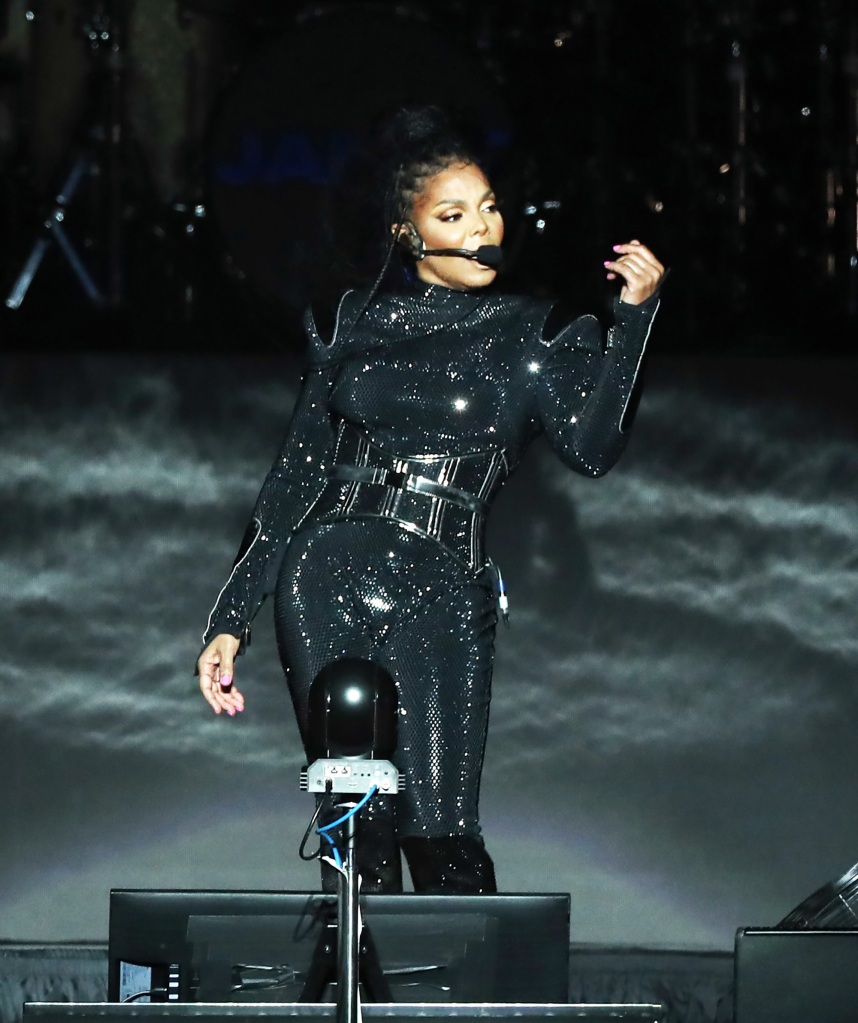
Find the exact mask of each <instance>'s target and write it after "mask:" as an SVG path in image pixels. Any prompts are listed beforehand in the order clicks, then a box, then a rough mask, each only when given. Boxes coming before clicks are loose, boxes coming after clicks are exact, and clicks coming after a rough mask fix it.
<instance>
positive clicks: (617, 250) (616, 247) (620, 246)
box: [611, 245, 622, 252]
mask: <svg viewBox="0 0 858 1023" xmlns="http://www.w3.org/2000/svg"><path fill="white" fill-rule="evenodd" d="M611 248H612V249H613V250H614V252H619V251H620V249H621V248H622V245H612V246H611Z"/></svg>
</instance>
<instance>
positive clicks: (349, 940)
mask: <svg viewBox="0 0 858 1023" xmlns="http://www.w3.org/2000/svg"><path fill="white" fill-rule="evenodd" d="M346 829H347V830H346V840H347V845H346V850H347V851H346V858H345V865H344V866H345V873H343V874H341V875H340V878H339V906H338V915H337V928H338V931H339V942H338V945H337V952H338V963H337V1023H358V1020H359V1019H360V1009H359V1005H358V977H359V974H360V960H359V955H360V953H359V948H358V931H359V928H360V924H359V919H358V917H359V906H358V895H359V894H360V893H359V879H358V875H357V871H356V869H355V835H356V831H357V821H356V819H355V817H354V816H352V817H349V819H348V821H347V822H346Z"/></svg>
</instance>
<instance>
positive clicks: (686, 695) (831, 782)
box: [0, 356, 858, 948]
mask: <svg viewBox="0 0 858 1023" xmlns="http://www.w3.org/2000/svg"><path fill="white" fill-rule="evenodd" d="M855 371H856V366H855V364H854V363H851V362H844V361H841V362H836V361H832V362H824V361H819V362H814V361H812V360H808V361H806V362H803V363H788V362H784V361H778V360H774V359H769V360H760V361H754V360H745V361H733V362H726V361H720V362H719V361H703V360H697V361H690V360H689V361H681V360H672V361H671V360H664V359H662V360H661V361H655V362H654V363H653V364H652V365H651V367H650V370H649V379H648V385H647V390H646V392H645V397H644V400H643V402H642V404H641V407H640V411H639V414H638V420H637V423H636V426H635V432H634V435H633V438H632V442H631V445H630V447H629V450H628V452H627V454H626V456H625V457H624V459H623V461H622V462H621V463H620V464H619V466H618V467H617V468H616V469H614V470H613V471H612V472H611V473H610V474H609V475H608V476H607V477H606V478H605V479H602V480H597V481H591V480H586V479H583V478H580V477H576V476H575V475H573V474H572V473H570V472H568V471H566V470H564V469H563V468H562V467H561V466H560V464H559V462H558V461H557V460H556V459H555V458H554V457H553V456H552V454H551V452H550V450H549V449H548V447H547V445H544V444H542V443H541V442H538V443H537V444H536V445H535V446H534V448H533V450H532V451H531V452H530V453H529V458H528V459H527V461H526V464H525V466H524V467H523V468H522V469H521V471H520V472H519V474H518V475H517V476H516V477H515V478H514V479H513V480H512V481H511V482H510V484H509V486H508V488H507V490H506V491H505V493H504V494H503V495H502V496H501V499H500V501H499V503H498V507H497V511H496V517H495V520H494V521H493V523H492V526H491V530H490V543H491V548H492V552H493V554H494V555H495V557H496V559H497V560H498V561H499V562H500V564H501V566H502V567H503V569H504V572H505V575H506V577H507V582H508V585H509V589H510V597H511V604H512V618H511V627H510V628H509V630H505V629H503V628H501V629H500V630H499V633H498V644H497V648H498V653H497V664H496V672H495V684H494V699H493V706H492V722H491V728H490V736H489V748H488V753H487V763H486V769H485V776H484V784H483V797H482V806H483V824H484V830H485V834H486V839H487V843H488V845H489V848H490V850H491V851H492V853H493V855H494V857H495V860H496V863H497V868H498V877H499V882H500V885H501V888H502V890H508V891H531V890H532V891H569V892H571V894H572V907H573V909H572V913H573V919H572V938H573V939H574V940H576V941H593V942H608V943H620V944H631V943H643V944H647V945H668V946H673V947H701V946H703V947H710V948H728V947H730V945H731V943H732V937H733V932H734V930H735V929H736V928H737V927H739V926H745V925H770V924H774V923H776V922H777V921H778V920H779V919H780V918H781V917H782V916H783V915H785V914H786V913H787V912H788V911H789V910H790V909H792V908H793V906H794V905H795V904H797V903H798V902H799V901H801V900H802V899H803V898H804V897H805V896H807V895H808V894H810V892H811V891H812V890H814V889H815V888H817V887H819V886H820V885H821V884H823V883H824V882H826V881H829V880H832V879H833V878H835V877H838V876H840V874H842V873H843V872H844V871H845V870H846V869H847V868H848V867H849V866H851V864H852V863H853V861H854V860H856V859H858V815H856V813H855V795H854V792H855V784H856V778H858V744H856V742H855V740H854V730H855V729H854V720H855V711H856V705H858V699H857V698H856V694H855V680H856V667H858V628H856V607H858V572H856V568H858V554H856V544H855V537H856V511H858V508H856V485H855V481H856V479H858V448H856V432H858V414H856V412H855V403H854V397H853V395H852V394H851V392H850V388H849V381H850V380H851V379H852V378H854V376H855ZM2 372H3V378H2V384H0V395H2V405H0V428H2V436H0V460H2V472H0V488H2V512H0V515H2V529H0V596H2V609H3V611H2V615H3V623H4V627H5V628H4V634H5V639H6V645H5V649H4V654H3V657H2V667H0V674H2V688H0V721H2V739H0V763H2V768H1V769H2V785H0V822H2V823H0V832H2V850H3V867H4V869H3V883H2V885H0V920H2V923H0V938H5V939H15V940H61V939H72V938H87V939H90V938H103V937H104V936H105V935H106V928H107V896H108V891H109V889H110V888H111V887H120V886H128V887H155V888H166V887H189V888H286V889H312V888H314V887H315V885H316V871H315V868H314V866H313V865H307V864H303V863H301V862H300V861H299V859H298V857H297V846H298V842H299V839H300V836H301V834H302V833H303V830H304V827H305V826H306V823H307V821H308V819H309V816H310V813H311V809H312V808H311V803H310V801H309V797H308V796H306V795H303V794H301V793H300V792H299V790H298V771H299V768H300V766H301V763H302V757H301V751H300V747H299V743H298V737H297V731H296V729H295V726H294V724H293V722H292V718H291V713H290V707H289V701H288V696H287V693H286V690H285V686H284V684H283V681H282V675H281V671H280V667H279V664H278V662H277V658H276V653H275V650H274V641H273V632H272V628H271V620H270V610H268V609H263V612H262V614H261V616H260V621H259V624H258V627H257V628H256V630H255V635H254V643H253V646H252V647H251V650H250V652H249V654H248V656H247V657H245V658H244V659H243V660H242V661H241V662H240V664H239V668H240V673H241V675H240V677H241V683H242V686H243V688H244V689H245V692H246V694H247V696H248V710H247V712H246V714H245V715H244V717H243V718H241V719H240V720H230V719H226V718H216V717H215V716H214V715H212V714H210V712H209V711H208V709H207V707H206V706H205V705H204V703H203V702H202V700H201V699H200V698H199V696H198V693H197V690H196V682H195V679H194V678H193V677H192V668H193V663H194V660H195V658H196V655H197V652H198V649H199V634H200V632H201V631H202V628H203V624H204V622H205V618H206V615H207V612H208V608H209V605H210V603H211V602H212V601H213V599H214V597H215V595H216V594H217V591H218V589H219V588H220V585H221V584H222V581H223V580H224V578H225V576H226V573H227V572H228V569H229V566H230V564H231V561H232V557H233V555H234V552H235V549H236V547H237V544H238V541H239V539H240V537H241V534H242V532H243V529H244V525H245V521H246V518H247V516H248V514H249V511H250V508H251V506H252V503H253V500H254V497H255V494H256V490H257V489H258V486H259V484H260V482H261V480H262V477H263V476H264V474H265V472H266V470H267V467H268V463H269V462H270V460H271V458H272V457H273V455H274V453H275V451H276V448H277V445H278V443H279V440H280V437H281V435H282V433H283V431H284V428H285V425H286V421H287V418H288V413H289V409H290V406H291V403H292V402H293V401H294V397H295V393H296V387H297V381H298V377H299V367H298V366H297V365H296V364H295V363H294V362H293V361H290V360H289V359H288V358H287V359H283V360H273V359H257V360H251V359H247V360H241V359H234V360H226V359H223V360H216V359H192V358H187V359H182V358H174V359H163V358H162V359H155V358H147V357H142V356H135V357H130V356H129V357H119V356H117V357H114V358H95V357H92V358H86V357H77V358H72V357H68V358H63V357H53V358H48V357H35V356H33V357H26V356H20V357H15V356H6V357H4V358H3V360H2Z"/></svg>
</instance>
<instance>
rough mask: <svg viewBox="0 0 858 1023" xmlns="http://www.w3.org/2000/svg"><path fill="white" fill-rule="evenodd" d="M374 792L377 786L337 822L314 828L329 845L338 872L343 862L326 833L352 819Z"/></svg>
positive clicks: (334, 843)
mask: <svg viewBox="0 0 858 1023" xmlns="http://www.w3.org/2000/svg"><path fill="white" fill-rule="evenodd" d="M376 792H378V786H377V785H373V787H372V788H371V789H370V790H369V792H367V794H366V795H365V796H364V797H363V799H362V800H361V801H360V802H359V803H356V804H355V805H354V806H353V807H352V808H351V810H349V811H348V812H347V813H344V814H343V816H342V817H340V818H339V820H335V821H331V823H330V824H326V825H325V826H324V827H322V828H316V834H317V835H321V837H322V838H324V839H325V840H326V841H327V842H329V843H330V846H331V851H332V853H333V857H334V863H336V865H337V866H338V867H339V868H340V870H342V867H343V860H342V857H341V856H340V851H339V849H337V845H336V842H334V840H333V838H331V836H330V835H329V834H328V832H329V831H330V830H331V829H332V828H337V827H339V826H340V824H345V822H346V821H347V820H348V819H349V817H354V815H355V814H356V813H357V812H358V810H360V809H362V808H363V807H364V806H366V804H367V803H368V802H369V801H370V799H372V797H373V796H374V795H375V794H376Z"/></svg>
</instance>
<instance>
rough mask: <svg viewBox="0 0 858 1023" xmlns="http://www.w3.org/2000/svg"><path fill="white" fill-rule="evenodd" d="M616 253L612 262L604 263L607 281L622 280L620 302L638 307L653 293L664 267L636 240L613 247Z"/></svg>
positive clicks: (659, 281) (661, 276) (662, 274)
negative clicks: (619, 278)
mask: <svg viewBox="0 0 858 1023" xmlns="http://www.w3.org/2000/svg"><path fill="white" fill-rule="evenodd" d="M613 248H614V252H616V253H618V255H617V258H616V259H615V260H613V261H607V260H606V261H605V264H604V266H605V269H606V270H607V271H608V280H609V281H614V280H616V279H617V278H618V277H621V278H622V279H623V288H622V291H620V301H621V302H625V303H627V304H628V305H640V304H641V302H645V301H646V300H647V299H648V298H649V297H650V295H652V294H654V293H655V290H656V288H657V287H658V286H659V284H661V281H662V279H663V277H664V267H663V266H662V265H661V263H659V261H658V260H657V259H656V258H655V256H654V255H653V254H652V253H651V252H650V250H649V249H648V248H647V247H646V245H642V244H641V243H640V242H639V241H638V240H637V238H633V239H632V240H631V241H630V242H627V243H626V244H625V245H615V246H614V247H613Z"/></svg>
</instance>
